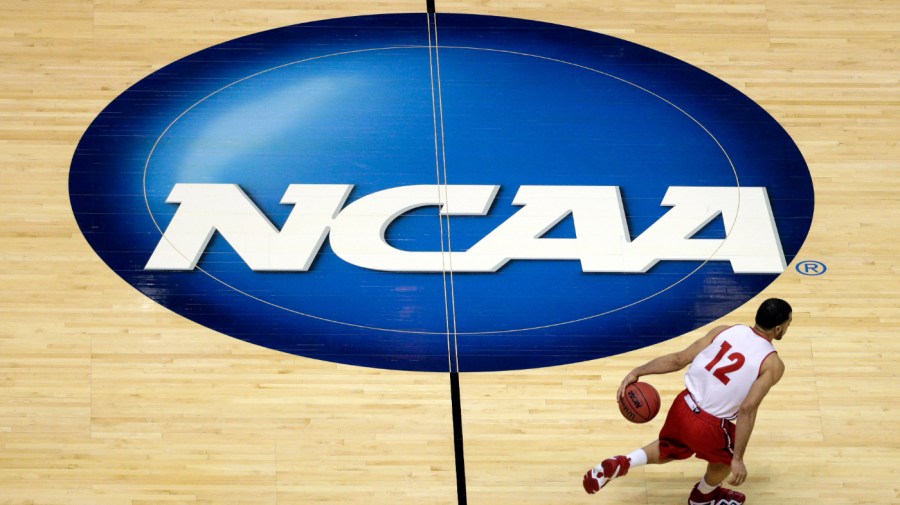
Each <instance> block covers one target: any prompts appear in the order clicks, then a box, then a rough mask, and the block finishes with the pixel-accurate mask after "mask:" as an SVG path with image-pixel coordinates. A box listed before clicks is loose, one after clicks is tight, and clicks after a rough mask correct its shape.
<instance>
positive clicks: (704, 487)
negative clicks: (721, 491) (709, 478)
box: [697, 475, 719, 494]
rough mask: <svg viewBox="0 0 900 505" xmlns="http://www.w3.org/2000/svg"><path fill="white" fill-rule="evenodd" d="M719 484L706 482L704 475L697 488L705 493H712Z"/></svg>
mask: <svg viewBox="0 0 900 505" xmlns="http://www.w3.org/2000/svg"><path fill="white" fill-rule="evenodd" d="M717 487H719V486H710V485H709V484H707V482H706V476H705V475H704V476H703V478H702V479H700V483H699V484H697V490H699V491H700V492H701V493H703V494H709V493H712V492H713V490H715V489H716V488H717Z"/></svg>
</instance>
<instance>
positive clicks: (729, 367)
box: [706, 341, 746, 384]
mask: <svg viewBox="0 0 900 505" xmlns="http://www.w3.org/2000/svg"><path fill="white" fill-rule="evenodd" d="M730 350H731V344H729V343H728V341H723V342H722V347H721V348H720V349H719V353H718V354H716V357H715V358H713V359H712V361H710V362H709V364H708V365H706V370H708V371H710V372H712V374H713V376H714V377H715V378H717V379H719V380H720V381H722V384H728V382H729V381H731V378H730V377H728V374H730V373H732V372H734V371H736V370H738V369H740V368H741V367H742V366H744V361H746V358H744V355H743V354H741V353H739V352H733V353H731V354H729V355H728V356H725V354H726V353H728V351H730ZM722 358H727V359H728V360H729V361H731V363H730V364H726V365H723V366H721V367H719V368H716V365H718V364H719V362H720V361H722ZM714 368H715V370H713V369H714Z"/></svg>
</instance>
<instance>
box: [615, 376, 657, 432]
mask: <svg viewBox="0 0 900 505" xmlns="http://www.w3.org/2000/svg"><path fill="white" fill-rule="evenodd" d="M619 412H621V413H622V416H624V417H625V419H628V420H629V421H631V422H633V423H637V424H642V423H646V422H647V421H650V420H651V419H653V418H654V417H656V414H658V413H659V392H657V391H656V388H654V387H653V386H651V385H650V384H647V383H646V382H632V383H631V384H629V385H627V386H625V394H624V395H623V396H622V398H619Z"/></svg>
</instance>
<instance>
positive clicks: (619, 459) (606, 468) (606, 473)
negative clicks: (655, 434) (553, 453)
mask: <svg viewBox="0 0 900 505" xmlns="http://www.w3.org/2000/svg"><path fill="white" fill-rule="evenodd" d="M598 466H599V467H600V468H601V470H600V471H598V470H597V468H596V467H594V468H591V469H590V470H588V471H587V473H586V474H584V480H583V481H582V483H581V484H582V485H583V486H584V490H585V491H586V492H587V493H588V494H594V493H596V492H597V491H600V490H601V489H603V486H605V485H607V484H609V481H611V480H613V479H615V478H616V477H622V476H624V475H625V474H627V473H628V469H629V468H631V461H629V460H628V458H626V457H625V456H616V457H614V458H609V459H605V460H603V462H602V463H600V464H599V465H598ZM741 503H743V502H741Z"/></svg>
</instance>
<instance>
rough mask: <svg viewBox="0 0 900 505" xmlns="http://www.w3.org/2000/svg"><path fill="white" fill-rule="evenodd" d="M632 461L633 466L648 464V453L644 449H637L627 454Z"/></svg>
mask: <svg viewBox="0 0 900 505" xmlns="http://www.w3.org/2000/svg"><path fill="white" fill-rule="evenodd" d="M627 458H628V459H629V460H630V461H631V468H634V467H636V466H643V465H646V464H647V453H646V452H644V450H643V449H637V450H636V451H634V452H632V453H631V454H629V455H628V456H627Z"/></svg>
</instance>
